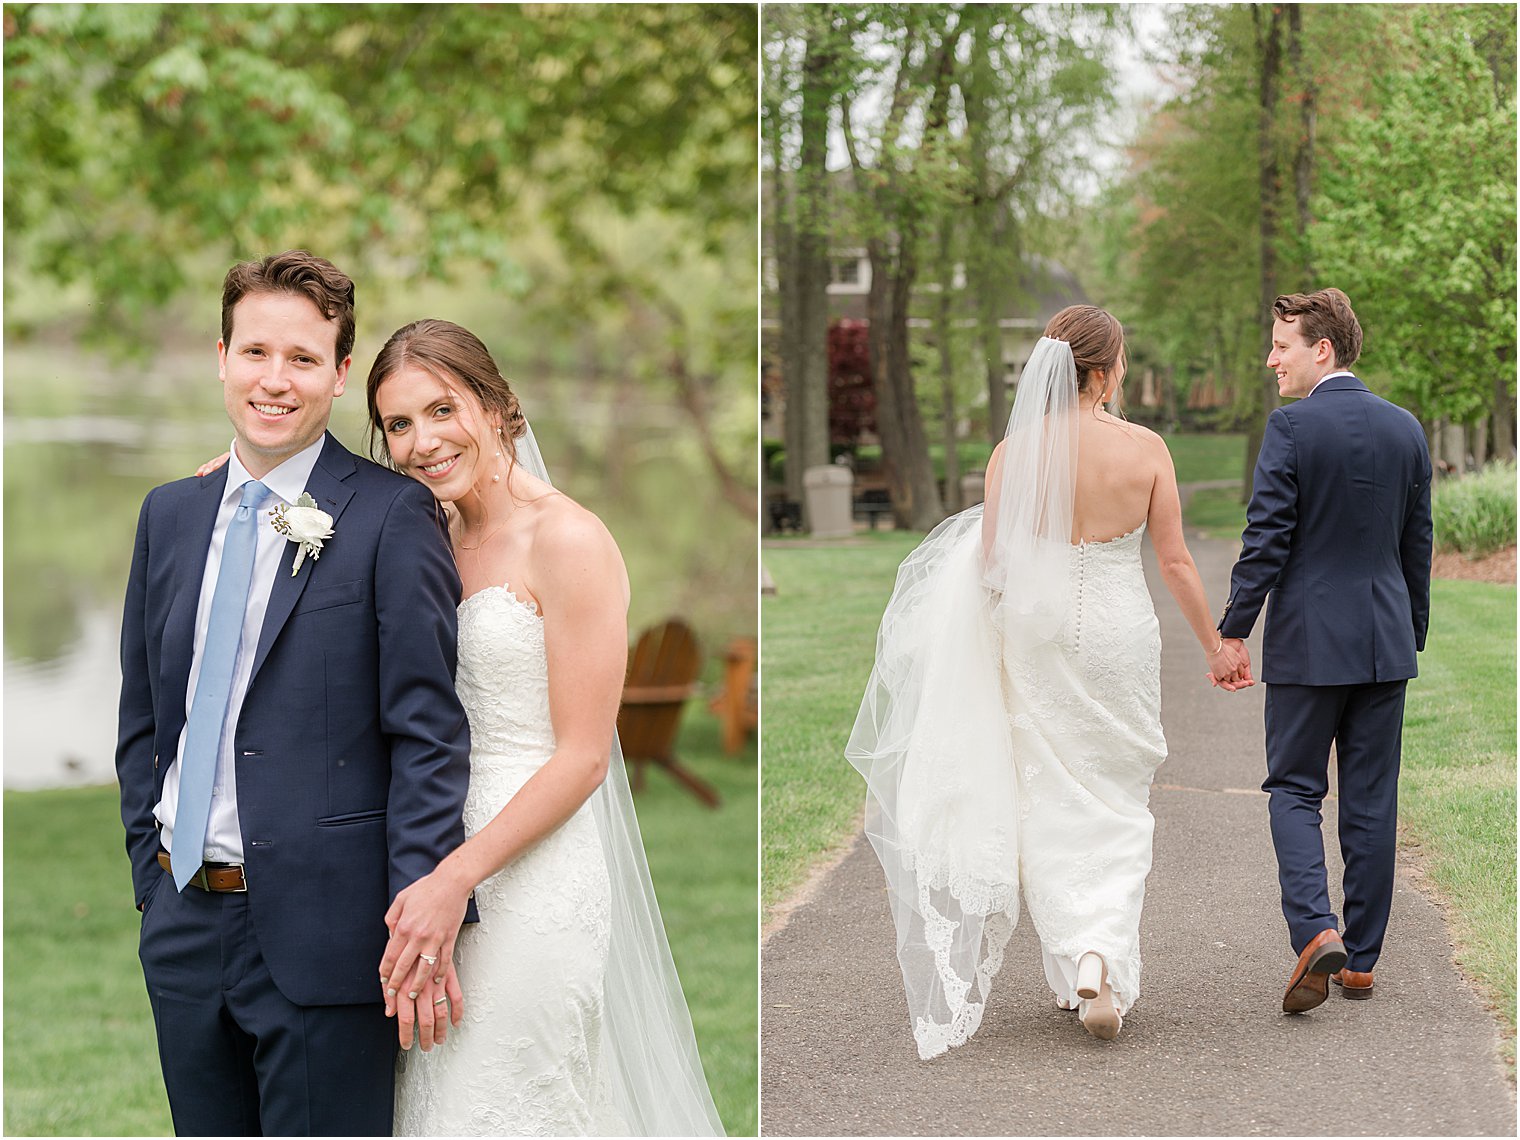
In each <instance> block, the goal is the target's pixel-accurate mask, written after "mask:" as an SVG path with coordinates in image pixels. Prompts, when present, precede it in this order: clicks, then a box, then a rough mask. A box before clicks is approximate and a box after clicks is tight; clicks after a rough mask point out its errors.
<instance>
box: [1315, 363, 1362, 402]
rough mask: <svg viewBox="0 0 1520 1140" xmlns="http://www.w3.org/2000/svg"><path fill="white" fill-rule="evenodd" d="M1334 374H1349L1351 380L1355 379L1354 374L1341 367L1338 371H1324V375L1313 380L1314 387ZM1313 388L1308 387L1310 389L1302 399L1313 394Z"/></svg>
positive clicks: (1334, 375)
mask: <svg viewBox="0 0 1520 1140" xmlns="http://www.w3.org/2000/svg"><path fill="white" fill-rule="evenodd" d="M1336 376H1350V377H1351V379H1353V380H1355V379H1356V376H1355V375H1354V374H1352V373H1351V372H1349V371H1348V370H1346V369H1344V368H1342V369H1340V370H1339V371H1338V372H1326V373H1325V374H1324V375H1323V376H1321V377H1320V378H1319V379H1318V380H1316V381H1315V382H1314V388H1318V387H1319V386H1320V385H1321V384H1323V383H1324V382H1325V381H1326V380H1329V379H1331V378H1333V377H1336ZM1314 388H1310V389H1309V392H1308V395H1306V396H1305V397H1304V399H1306V400H1307V399H1308V398H1309V396H1312V395H1314Z"/></svg>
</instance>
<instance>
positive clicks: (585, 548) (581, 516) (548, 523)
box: [532, 494, 627, 581]
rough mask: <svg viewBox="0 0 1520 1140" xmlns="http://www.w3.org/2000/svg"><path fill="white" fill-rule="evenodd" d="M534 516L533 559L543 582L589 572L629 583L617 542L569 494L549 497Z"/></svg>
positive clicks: (599, 520)
mask: <svg viewBox="0 0 1520 1140" xmlns="http://www.w3.org/2000/svg"><path fill="white" fill-rule="evenodd" d="M535 513H536V516H537V517H536V518H535V519H534V523H533V554H532V557H533V563H534V568H535V571H536V577H538V578H539V579H540V580H541V581H553V580H555V579H556V578H558V577H560V576H569V577H572V578H580V577H583V576H584V575H586V574H588V573H589V574H591V575H593V576H601V575H603V574H605V575H608V576H610V577H611V578H613V579H614V580H618V581H623V580H626V576H627V575H626V571H625V570H624V567H623V555H622V552H621V551H619V550H618V545H617V540H616V539H614V538H613V537H612V532H611V531H610V530H608V529H607V525H606V524H605V523H604V522H602V520H601V519H600V518H598V517H597V516H596V515H595V514H594V513H593V512H591V511H589V510H587V509H586V508H585V507H583V506H581V505H580V504H579V503H577V502H576V501H575V500H574V499H572V498H570V497H569V496H568V495H565V494H555V495H549V496H546V497H545V498H544V499H543V500H542V501H541V502H540V503H539V504H538V505H537V509H536V512H535Z"/></svg>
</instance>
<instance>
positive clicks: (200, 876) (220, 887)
mask: <svg viewBox="0 0 1520 1140" xmlns="http://www.w3.org/2000/svg"><path fill="white" fill-rule="evenodd" d="M158 865H159V866H160V867H162V868H163V869H164V870H165V871H169V873H170V874H173V871H172V870H171V868H170V865H169V853H168V852H167V851H160V852H159V853H158ZM190 885H191V886H192V887H199V888H200V889H201V890H203V891H218V892H226V891H243V892H246V891H247V890H248V882H247V880H245V879H244V878H243V867H242V864H240V863H202V864H201V869H200V870H199V871H197V872H196V873H195V874H193V875H191V876H190Z"/></svg>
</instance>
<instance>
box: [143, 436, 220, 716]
mask: <svg viewBox="0 0 1520 1140" xmlns="http://www.w3.org/2000/svg"><path fill="white" fill-rule="evenodd" d="M226 489H227V468H226V466H225V465H223V466H222V467H221V468H219V469H218V470H216V471H215V472H213V473H212V474H210V475H207V476H205V477H204V478H203V479H201V481H200V484H199V485H198V486H197V487H196V488H195V489H194V490H192V491H191V492H190V493H189V494H188V495H186V496H185V501H184V503H183V504H182V505H181V506H180V509H179V510H178V512H176V517H175V523H176V526H175V535H176V536H177V539H178V541H177V542H176V543H175V548H174V590H173V594H172V597H171V599H170V602H169V612H168V614H167V615H166V617H165V620H164V640H163V646H162V649H161V650H160V653H161V657H160V660H161V662H162V664H163V670H162V677H163V680H164V692H166V693H171V694H173V693H178V694H183V693H185V692H186V691H187V690H188V689H189V687H190V663H191V660H192V659H193V658H194V656H195V613H196V610H197V608H198V607H199V606H200V600H201V582H202V580H203V579H204V578H205V576H206V551H207V550H209V549H210V547H211V532H212V531H213V530H215V529H216V514H217V510H218V509H219V508H220V507H221V505H222V494H223V492H224V491H226ZM175 708H176V709H177V710H178V711H181V712H183V709H184V698H183V696H181V697H180V700H179V703H178V705H176V706H175Z"/></svg>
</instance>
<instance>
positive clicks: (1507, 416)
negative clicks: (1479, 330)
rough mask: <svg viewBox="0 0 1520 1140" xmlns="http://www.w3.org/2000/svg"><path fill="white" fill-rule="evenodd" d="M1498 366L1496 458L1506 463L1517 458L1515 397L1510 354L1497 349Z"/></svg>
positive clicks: (1495, 404) (1496, 385) (1495, 370)
mask: <svg viewBox="0 0 1520 1140" xmlns="http://www.w3.org/2000/svg"><path fill="white" fill-rule="evenodd" d="M1495 355H1496V356H1497V357H1498V358H1499V359H1498V367H1496V368H1495V369H1494V410H1493V424H1494V458H1495V459H1498V460H1501V461H1502V462H1505V463H1512V462H1514V459H1515V398H1514V397H1513V396H1512V395H1510V391H1509V380H1508V373H1509V370H1510V363H1509V359H1510V354H1509V351H1508V350H1507V349H1503V348H1500V349H1498V350H1496V352H1495Z"/></svg>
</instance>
